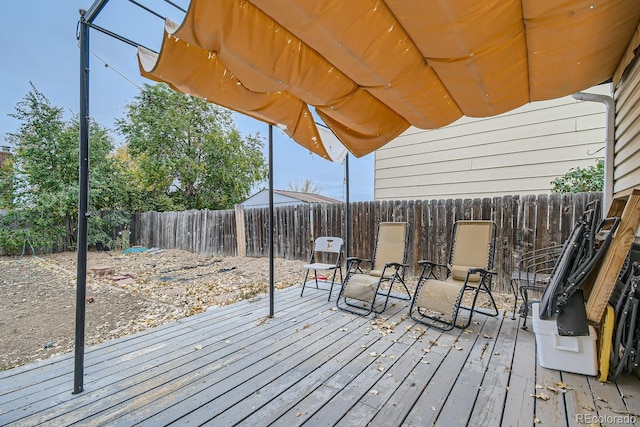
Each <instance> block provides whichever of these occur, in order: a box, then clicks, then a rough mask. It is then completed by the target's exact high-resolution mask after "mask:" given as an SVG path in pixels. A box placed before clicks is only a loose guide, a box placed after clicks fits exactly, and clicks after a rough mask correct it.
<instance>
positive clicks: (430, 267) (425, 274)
mask: <svg viewBox="0 0 640 427" xmlns="http://www.w3.org/2000/svg"><path fill="white" fill-rule="evenodd" d="M418 265H420V266H422V273H420V278H419V279H418V280H422V279H440V277H438V275H436V273H435V272H434V270H438V272H442V270H439V269H441V268H446V273H445V277H444V278H446V277H448V276H449V274H450V273H451V268H450V267H449V266H448V265H447V264H440V263H437V262H433V261H429V260H426V259H421V260H420V261H418ZM444 278H443V280H444Z"/></svg>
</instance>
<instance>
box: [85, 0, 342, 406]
mask: <svg viewBox="0 0 640 427" xmlns="http://www.w3.org/2000/svg"><path fill="white" fill-rule="evenodd" d="M165 1H166V2H167V3H169V4H171V5H172V6H174V7H176V8H177V9H179V10H182V11H184V9H182V8H180V7H179V6H178V5H176V4H175V3H173V2H172V1H170V0H165ZM108 2H109V0H95V1H94V3H93V4H92V5H91V7H90V8H89V9H88V10H84V9H80V21H79V23H78V41H79V47H80V78H79V80H80V109H79V111H80V118H81V120H80V141H79V142H80V151H79V157H78V165H79V170H80V174H79V179H78V185H79V190H80V191H79V196H78V255H77V270H76V273H77V275H76V321H75V344H74V377H73V394H78V393H81V392H82V391H83V390H84V354H85V323H86V304H85V303H86V294H87V250H88V245H87V237H88V226H87V225H88V219H89V217H90V213H89V209H88V206H89V156H90V153H89V120H90V116H89V92H90V89H89V71H90V67H89V64H90V62H89V53H90V49H89V29H94V30H97V31H99V32H101V33H103V34H106V35H108V36H110V37H112V38H115V39H116V40H119V41H121V42H123V43H126V44H129V45H131V46H134V47H137V46H142V45H140V44H138V43H136V42H134V41H132V40H129V39H128V38H126V37H123V36H121V35H119V34H117V33H114V32H112V31H110V30H108V29H105V28H103V27H101V26H98V25H96V24H95V23H94V21H95V19H96V18H97V17H98V15H99V14H100V12H101V11H102V10H103V9H104V8H105V6H106V5H107V3H108ZM132 3H134V4H136V5H138V6H141V5H140V4H139V3H137V2H135V1H132ZM141 7H143V6H141ZM143 9H145V10H147V11H148V12H149V13H153V14H154V15H156V16H159V15H157V14H156V13H154V12H153V11H151V10H149V9H148V8H146V7H143ZM142 47H145V46H142ZM149 50H151V49H149ZM268 146H269V148H268V149H269V153H268V157H269V317H274V315H275V286H274V283H275V281H274V238H273V237H274V236H273V234H274V222H273V126H272V125H271V124H270V125H269V141H268ZM344 161H345V181H344V184H345V186H346V191H345V193H346V208H345V211H346V222H347V223H346V239H345V241H346V243H347V247H346V251H347V253H348V251H349V246H348V245H349V236H350V224H349V218H350V215H349V156H348V154H347V156H346V158H345V160H344Z"/></svg>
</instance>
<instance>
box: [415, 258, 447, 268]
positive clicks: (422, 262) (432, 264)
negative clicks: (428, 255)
mask: <svg viewBox="0 0 640 427" xmlns="http://www.w3.org/2000/svg"><path fill="white" fill-rule="evenodd" d="M418 265H422V266H424V265H430V266H431V267H432V268H433V267H446V268H449V266H448V265H447V264H440V263H438V262H433V261H429V260H426V259H421V260H420V261H418Z"/></svg>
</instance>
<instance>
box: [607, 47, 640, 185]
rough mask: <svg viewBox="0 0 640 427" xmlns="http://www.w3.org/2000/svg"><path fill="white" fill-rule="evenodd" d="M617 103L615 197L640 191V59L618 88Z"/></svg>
mask: <svg viewBox="0 0 640 427" xmlns="http://www.w3.org/2000/svg"><path fill="white" fill-rule="evenodd" d="M614 98H615V101H616V133H615V140H616V143H615V150H614V151H615V154H614V160H613V194H614V195H615V194H616V193H619V192H621V191H624V190H628V189H631V188H640V58H639V57H638V56H636V59H635V62H634V63H633V64H632V65H631V67H630V69H629V70H628V72H627V74H626V76H625V77H624V79H623V80H622V81H621V83H620V84H619V85H618V87H617V89H616V91H615V94H614Z"/></svg>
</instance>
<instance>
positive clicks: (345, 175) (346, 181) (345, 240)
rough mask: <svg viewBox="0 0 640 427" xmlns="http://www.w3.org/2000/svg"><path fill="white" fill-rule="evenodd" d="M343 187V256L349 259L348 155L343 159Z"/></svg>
mask: <svg viewBox="0 0 640 427" xmlns="http://www.w3.org/2000/svg"><path fill="white" fill-rule="evenodd" d="M344 185H345V187H346V188H345V202H346V203H345V214H344V219H345V222H346V223H347V224H346V226H345V239H344V256H345V258H348V257H349V248H350V247H351V212H350V211H351V209H350V207H349V153H347V155H346V157H345V158H344Z"/></svg>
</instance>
